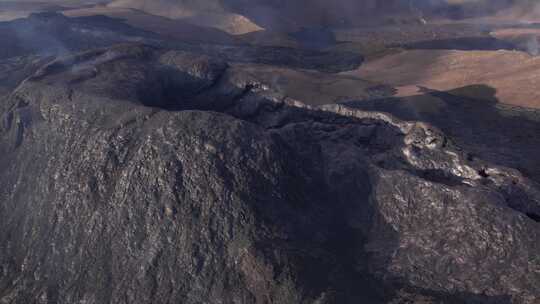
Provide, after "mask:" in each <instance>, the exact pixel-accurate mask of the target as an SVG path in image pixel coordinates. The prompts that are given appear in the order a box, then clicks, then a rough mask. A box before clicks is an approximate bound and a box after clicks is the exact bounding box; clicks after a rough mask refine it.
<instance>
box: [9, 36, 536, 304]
mask: <svg viewBox="0 0 540 304" xmlns="http://www.w3.org/2000/svg"><path fill="white" fill-rule="evenodd" d="M3 103H4V105H5V106H4V108H5V110H4V111H3V113H2V116H1V117H2V124H1V129H0V153H1V154H2V155H3V157H2V158H1V159H0V172H1V173H0V218H2V221H0V252H1V254H0V302H2V303H3V302H5V303H83V302H84V303H133V302H138V303H171V302H182V303H358V302H365V303H410V302H418V301H423V303H524V304H536V303H538V302H537V299H538V298H539V297H540V289H539V287H540V285H539V284H538V282H540V260H539V259H538V257H539V256H540V245H539V244H540V235H539V234H538V231H539V229H538V228H539V225H540V224H539V223H538V220H539V218H540V192H539V189H540V188H539V186H538V185H537V184H536V183H535V182H533V181H530V180H528V179H527V178H525V177H524V176H522V175H521V174H520V173H519V172H518V171H516V170H513V169H510V168H505V167H500V166H495V165H492V164H490V163H487V162H484V161H482V160H479V159H471V158H469V157H468V156H467V154H466V152H465V151H463V150H462V149H461V148H460V147H458V146H456V145H455V144H453V142H452V140H451V139H450V138H448V137H446V136H445V135H444V134H443V133H442V132H441V131H439V130H438V129H436V128H435V127H433V126H431V125H429V124H426V123H420V122H414V121H402V120H399V119H397V118H395V117H393V116H391V115H389V114H384V113H380V112H367V111H360V110H356V109H353V108H350V107H347V106H343V105H326V106H321V107H310V106H307V105H305V104H304V103H302V102H301V101H297V100H293V99H291V98H289V97H287V96H283V95H281V94H279V93H276V92H275V91H274V90H272V87H271V86H269V85H268V84H265V83H260V82H256V81H253V80H252V79H250V78H249V77H246V75H244V74H242V73H238V70H235V69H232V68H230V64H229V63H228V62H226V61H223V60H220V59H216V58H215V57H209V56H207V55H200V54H194V53H190V52H186V51H177V50H176V51H169V50H165V49H160V48H156V47H148V46H133V45H122V46H116V47H112V48H105V49H97V50H94V51H88V52H84V53H80V54H77V55H74V56H69V57H66V58H63V59H60V60H56V61H53V62H52V63H50V64H47V65H46V66H44V67H43V68H41V69H40V70H39V71H37V72H36V73H35V74H34V76H32V77H30V78H28V79H27V80H25V81H24V82H23V83H22V84H21V85H19V86H18V87H17V88H16V89H15V90H14V91H13V92H12V93H11V94H10V95H9V96H8V97H7V98H6V100H4V102H3Z"/></svg>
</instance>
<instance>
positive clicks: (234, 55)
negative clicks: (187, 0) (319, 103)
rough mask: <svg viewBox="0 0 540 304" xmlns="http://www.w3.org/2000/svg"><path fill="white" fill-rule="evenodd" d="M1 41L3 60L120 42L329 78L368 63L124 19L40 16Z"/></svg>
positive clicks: (8, 28)
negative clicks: (164, 31)
mask: <svg viewBox="0 0 540 304" xmlns="http://www.w3.org/2000/svg"><path fill="white" fill-rule="evenodd" d="M203 34H204V33H202V34H201V35H203ZM194 36H195V35H194ZM0 37H2V44H0V58H2V59H12V58H16V57H22V56H41V57H45V56H51V57H54V56H59V55H60V56H65V55H68V54H71V53H73V52H79V51H85V50H88V49H93V48H101V47H109V46H112V45H116V44H120V43H144V44H147V45H153V46H155V47H163V48H169V49H175V50H178V51H184V52H190V53H196V54H205V55H207V56H211V57H218V58H223V59H224V60H227V61H230V62H241V63H258V64H270V65H275V66H286V67H292V68H302V69H313V70H319V71H324V72H330V73H338V72H343V71H348V70H354V69H356V68H358V67H359V66H360V65H361V64H362V62H363V57H362V56H360V55H358V54H354V53H350V52H326V51H317V50H304V49H293V48H286V47H265V46H250V45H244V44H239V43H234V41H231V43H230V44H223V43H220V44H219V43H209V42H205V40H204V36H201V37H200V38H199V39H200V40H182V41H176V40H171V39H168V38H166V37H165V38H164V37H161V36H159V35H157V34H155V33H152V32H148V31H145V30H141V29H138V28H134V27H132V26H130V25H128V24H126V23H124V21H123V20H121V19H116V18H109V17H105V16H90V17H77V18H69V17H66V16H64V15H62V14H60V13H36V14H32V15H31V16H30V17H29V18H23V19H18V20H14V21H11V22H0ZM231 40H232V38H231Z"/></svg>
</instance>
